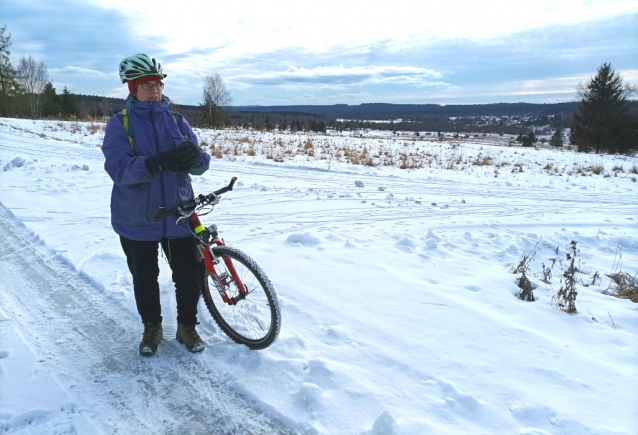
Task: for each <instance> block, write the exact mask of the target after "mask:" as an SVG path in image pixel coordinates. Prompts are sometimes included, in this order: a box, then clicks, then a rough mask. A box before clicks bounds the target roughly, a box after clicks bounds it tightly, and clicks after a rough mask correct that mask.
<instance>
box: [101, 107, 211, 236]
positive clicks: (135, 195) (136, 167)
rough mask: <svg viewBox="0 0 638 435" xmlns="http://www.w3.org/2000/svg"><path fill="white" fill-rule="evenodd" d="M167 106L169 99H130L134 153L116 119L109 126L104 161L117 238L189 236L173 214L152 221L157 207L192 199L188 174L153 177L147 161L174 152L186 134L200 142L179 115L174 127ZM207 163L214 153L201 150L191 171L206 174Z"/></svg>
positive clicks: (103, 146) (130, 125) (171, 206)
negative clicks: (110, 191)
mask: <svg viewBox="0 0 638 435" xmlns="http://www.w3.org/2000/svg"><path fill="white" fill-rule="evenodd" d="M169 103H170V100H169V99H168V98H166V97H164V98H163V99H162V101H154V102H153V101H144V102H139V101H136V100H135V99H133V98H132V97H131V96H130V95H129V98H128V99H127V100H126V106H127V111H128V119H129V133H131V132H133V134H132V136H133V138H134V145H135V153H133V149H132V148H131V145H130V143H129V140H128V135H127V133H126V130H125V129H124V125H123V124H122V120H121V119H120V118H119V117H118V116H117V115H114V116H112V117H111V119H109V121H108V123H107V125H106V132H105V134H104V144H103V145H102V152H103V153H104V157H105V158H106V161H105V162H104V169H105V170H106V172H108V174H109V175H110V176H111V179H112V180H113V191H112V193H111V225H113V229H114V230H115V232H116V233H117V234H119V235H121V236H124V237H126V238H127V239H132V240H147V241H152V240H161V239H162V238H164V237H167V238H169V239H172V238H176V237H187V236H190V235H191V232H190V231H189V229H188V228H187V226H186V223H181V224H180V225H177V224H176V217H174V216H171V217H168V218H166V219H164V220H162V221H159V222H157V223H152V222H151V216H153V213H155V210H157V208H158V207H159V206H161V205H163V206H164V207H166V209H167V210H169V209H171V208H174V207H176V206H178V205H181V204H183V203H184V202H186V201H189V200H191V199H192V198H193V188H192V186H191V178H190V175H189V174H188V173H187V172H177V173H176V172H171V171H165V172H161V173H159V174H156V175H151V174H150V173H149V172H148V170H147V169H146V164H145V162H146V159H147V158H148V157H151V156H153V155H155V154H157V153H159V152H162V151H168V150H170V149H172V148H175V147H176V146H177V145H179V144H181V143H182V142H184V141H185V139H184V137H183V136H182V135H187V136H188V139H189V140H190V141H191V142H193V143H195V144H198V141H197V137H196V136H195V134H194V133H193V130H192V129H191V127H190V125H188V123H187V122H186V120H185V119H184V117H182V116H178V117H177V118H178V124H176V123H175V119H174V118H173V115H172V114H171V113H170V112H169V111H168V104H169ZM209 162H210V155H208V154H206V153H205V152H203V151H202V153H201V159H200V164H199V166H198V167H197V168H195V169H194V170H191V172H192V173H195V174H198V175H200V174H202V173H203V172H205V171H206V170H208V164H209Z"/></svg>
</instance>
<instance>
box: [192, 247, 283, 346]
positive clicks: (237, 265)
mask: <svg viewBox="0 0 638 435" xmlns="http://www.w3.org/2000/svg"><path fill="white" fill-rule="evenodd" d="M205 249H207V248H205ZM212 252H213V253H214V254H215V256H216V257H217V258H218V259H219V260H220V261H219V263H218V264H215V265H214V267H215V271H216V272H217V276H218V277H219V278H220V281H221V283H220V282H219V281H218V280H217V277H215V276H214V275H212V274H210V273H208V271H207V270H206V269H205V268H204V278H205V279H204V280H203V281H204V282H203V285H202V296H203V298H204V302H205V303H206V307H207V308H208V311H209V312H210V314H211V315H212V316H213V319H214V320H215V322H216V323H217V325H218V326H219V327H220V328H221V330H222V331H224V332H225V333H226V335H228V336H229V337H230V338H231V339H232V340H233V341H235V342H236V343H240V344H245V345H246V346H248V347H249V348H251V349H253V350H258V349H264V348H266V347H268V346H270V345H271V344H272V343H273V342H274V341H275V339H276V338H277V336H278V335H279V329H280V328H281V313H280V311H279V303H278V301H277V293H276V292H275V289H274V288H273V286H272V284H271V283H270V280H269V279H268V276H266V274H265V273H264V271H263V270H261V268H260V267H259V265H258V264H257V263H255V261H254V260H253V259H252V258H250V257H249V256H248V255H246V254H244V253H243V252H242V251H240V250H239V249H236V248H231V247H228V246H214V247H213V248H212ZM224 259H230V260H231V263H232V266H233V267H234V269H235V271H236V272H237V275H236V276H238V277H239V280H240V281H241V283H242V284H243V285H244V286H245V288H246V290H247V291H248V294H247V295H246V296H245V298H239V300H237V302H236V303H234V304H229V303H226V302H224V301H222V298H221V296H220V295H219V291H218V288H219V286H222V285H223V288H224V289H225V290H226V293H227V295H228V296H229V297H230V298H237V297H238V296H239V295H240V291H239V288H238V285H237V283H236V282H235V280H234V279H233V273H232V271H230V270H229V269H228V266H227V265H226V262H225V261H224Z"/></svg>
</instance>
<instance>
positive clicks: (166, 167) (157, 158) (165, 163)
mask: <svg viewBox="0 0 638 435" xmlns="http://www.w3.org/2000/svg"><path fill="white" fill-rule="evenodd" d="M146 169H148V172H150V173H151V174H159V173H160V172H163V171H173V172H180V171H188V169H189V167H186V166H184V165H183V164H182V162H181V159H180V156H179V154H178V153H177V148H176V149H174V150H170V151H164V152H161V153H159V154H155V155H154V156H153V157H149V158H147V159H146Z"/></svg>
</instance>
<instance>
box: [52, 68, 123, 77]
mask: <svg viewBox="0 0 638 435" xmlns="http://www.w3.org/2000/svg"><path fill="white" fill-rule="evenodd" d="M49 73H50V74H59V75H62V76H81V77H87V78H90V77H96V78H97V77H99V78H105V77H111V75H110V74H109V75H107V74H105V73H103V72H102V71H97V70H94V69H89V68H82V67H79V66H65V67H64V68H52V69H50V70H49ZM116 74H117V73H116Z"/></svg>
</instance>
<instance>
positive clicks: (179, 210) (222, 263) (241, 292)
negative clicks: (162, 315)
mask: <svg viewBox="0 0 638 435" xmlns="http://www.w3.org/2000/svg"><path fill="white" fill-rule="evenodd" d="M235 181H237V177H233V178H232V180H230V183H229V184H228V186H226V187H222V188H221V189H219V190H216V191H215V192H213V193H209V194H208V195H198V196H196V197H195V198H193V199H192V200H191V201H189V202H188V203H186V204H184V205H182V206H181V207H176V208H174V209H171V210H165V209H164V207H160V208H158V209H157V211H156V212H155V214H154V215H153V218H152V219H153V222H157V221H159V220H162V219H164V218H166V217H168V216H178V218H177V223H180V222H181V221H183V220H187V224H188V227H189V228H190V229H191V231H192V232H193V236H194V237H195V240H196V242H197V246H198V251H199V258H200V261H201V265H202V282H201V288H202V296H203V297H204V302H205V303H206V307H207V308H208V311H209V312H210V314H211V315H212V316H213V319H215V322H216V323H217V325H218V326H219V327H220V328H221V330H222V331H224V332H225V333H226V334H227V335H228V336H229V337H230V338H231V339H232V340H233V341H235V342H236V343H240V344H245V345H246V346H248V347H249V348H251V349H254V350H257V349H265V348H266V347H268V346H270V345H271V344H272V343H273V342H274V341H275V339H276V338H277V335H279V329H280V328H281V312H280V310H279V302H278V300H277V293H276V292H275V289H274V288H273V286H272V284H271V283H270V280H269V279H268V276H266V274H265V273H264V271H263V270H261V267H259V265H258V264H257V263H256V262H255V261H254V260H253V259H252V258H250V257H249V256H248V255H246V254H244V253H243V252H242V251H240V250H239V249H237V248H232V247H229V246H226V245H225V244H224V241H223V240H221V239H220V238H219V237H218V233H217V226H216V225H214V224H213V225H211V226H209V227H208V228H205V227H204V226H203V225H202V224H201V222H200V220H199V216H205V215H207V214H208V213H210V212H211V211H213V208H214V207H215V205H217V204H218V203H219V201H220V196H221V195H222V194H224V193H226V192H230V191H231V190H233V185H234V184H235ZM203 210H205V212H204V213H202V211H203ZM198 213H199V215H198ZM211 290H213V291H211Z"/></svg>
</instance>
